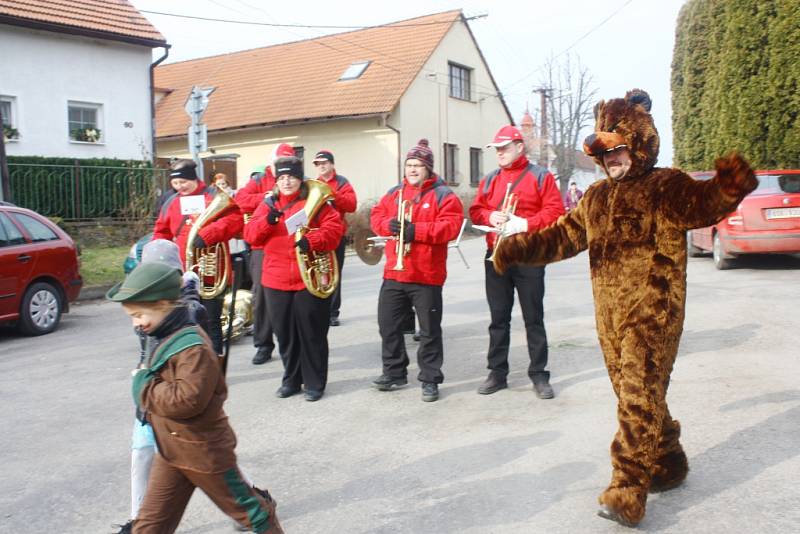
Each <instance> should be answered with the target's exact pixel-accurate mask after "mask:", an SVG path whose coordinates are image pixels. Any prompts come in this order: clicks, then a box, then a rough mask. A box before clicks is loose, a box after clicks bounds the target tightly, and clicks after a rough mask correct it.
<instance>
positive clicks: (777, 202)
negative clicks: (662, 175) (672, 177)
mask: <svg viewBox="0 0 800 534" xmlns="http://www.w3.org/2000/svg"><path fill="white" fill-rule="evenodd" d="M692 176H693V177H694V178H696V179H698V180H703V179H705V180H708V179H710V178H712V177H713V176H714V173H713V172H699V173H692ZM756 177H757V178H758V187H757V188H756V190H755V191H753V192H752V193H750V194H749V195H747V196H746V197H745V198H744V200H742V202H741V203H740V204H739V206H738V207H737V208H736V211H734V212H733V213H731V214H730V215H728V216H727V217H725V218H724V219H723V220H722V221H720V222H718V223H717V224H715V225H714V226H708V227H706V228H699V229H697V230H691V231H690V232H689V235H688V247H689V256H700V255H701V254H703V253H704V252H711V253H712V256H713V258H714V265H715V266H716V267H717V269H729V268H730V267H732V266H733V263H732V262H733V260H734V258H736V256H739V255H741V254H772V253H777V254H798V253H800V170H787V171H756Z"/></svg>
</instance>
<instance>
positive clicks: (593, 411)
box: [0, 239, 800, 534]
mask: <svg viewBox="0 0 800 534" xmlns="http://www.w3.org/2000/svg"><path fill="white" fill-rule="evenodd" d="M482 248H483V246H482V241H481V240H479V239H473V240H469V241H466V242H465V243H463V244H462V249H463V250H464V252H465V254H466V255H467V257H468V260H469V261H470V263H471V266H472V268H471V269H469V270H467V269H465V268H464V266H463V264H462V263H461V262H460V260H459V259H458V257H457V255H451V258H450V260H449V270H450V278H449V280H448V282H447V284H446V285H445V290H444V299H445V310H444V333H445V364H444V373H445V384H444V385H443V386H442V388H441V399H440V400H439V401H438V402H435V403H423V402H421V400H420V389H419V385H418V384H417V382H416V380H415V379H414V378H415V376H416V370H415V367H414V369H412V370H411V372H410V377H411V378H412V380H410V383H409V386H408V387H406V388H405V389H403V390H400V391H397V392H392V393H381V392H377V391H374V390H372V389H370V387H369V383H370V381H371V380H372V379H373V378H374V377H375V376H377V374H379V371H380V363H379V360H380V356H379V354H380V353H379V342H380V340H379V336H378V332H377V324H376V305H377V291H378V288H379V285H380V279H381V270H380V266H374V267H370V266H367V265H364V264H361V263H360V262H359V260H358V259H356V258H354V257H350V258H348V260H347V262H346V264H345V269H344V273H345V274H344V302H343V308H342V326H341V327H338V328H333V329H331V333H330V344H331V362H330V382H329V386H328V390H327V393H326V396H325V397H324V398H323V399H322V400H321V401H320V402H317V403H308V402H305V401H304V400H303V398H302V396H297V397H293V398H290V399H277V398H276V397H275V396H274V395H273V392H274V391H275V389H277V387H278V386H279V383H280V376H281V364H280V362H279V361H272V362H270V363H268V364H266V365H264V366H260V367H255V366H252V365H251V364H250V358H251V356H252V354H253V350H252V348H251V347H250V339H249V338H246V339H245V340H243V341H242V342H239V343H238V344H236V345H234V346H233V348H232V353H231V357H232V360H231V363H230V370H229V384H230V395H229V400H228V402H227V404H226V410H227V412H228V414H229V415H230V419H231V423H232V425H233V427H234V429H235V431H236V433H237V435H238V438H239V446H238V448H237V453H238V456H239V462H240V465H241V466H242V467H243V469H244V470H245V471H246V472H247V473H248V474H249V475H250V476H251V477H252V478H253V479H254V480H256V481H257V482H258V484H259V485H262V486H265V487H268V488H269V489H270V491H271V492H272V493H273V495H275V497H276V499H277V500H278V503H279V508H278V510H279V515H280V517H281V519H282V522H283V525H284V528H285V530H286V531H287V532H289V533H304V534H319V533H342V532H347V533H353V534H359V533H415V534H417V533H428V532H436V533H456V532H458V533H468V534H477V533H481V534H484V533H503V534H505V533H529V532H551V533H584V532H586V533H596V532H599V533H604V532H612V533H613V532H625V531H627V529H625V528H623V527H621V526H618V525H616V524H615V523H611V522H608V521H605V520H603V519H600V518H599V517H597V516H596V515H595V512H596V498H597V495H598V494H599V493H600V492H601V491H602V490H603V489H604V488H605V486H606V484H607V482H608V479H609V475H610V463H609V457H608V447H609V443H610V441H611V438H612V436H613V434H614V431H615V428H616V424H615V402H614V397H613V393H612V391H611V387H610V385H609V381H608V378H607V375H606V372H605V368H604V367H603V363H602V362H603V360H602V355H601V354H600V351H599V348H598V344H597V340H596V337H595V328H594V317H593V307H592V300H591V291H590V286H589V280H588V260H587V256H586V254H582V255H580V256H578V257H577V258H574V259H572V260H569V261H565V262H562V263H559V264H554V265H552V266H549V267H548V271H547V273H548V274H547V297H546V302H545V309H546V324H547V330H548V335H549V343H550V362H551V363H550V367H551V370H552V374H553V376H552V382H553V386H554V387H555V390H556V398H555V399H554V400H549V401H544V400H539V399H537V398H536V397H535V395H534V394H533V392H532V391H531V387H530V386H531V385H530V382H529V381H528V379H527V377H526V373H525V369H526V360H527V352H526V348H525V342H524V330H523V328H522V322H521V317H520V315H519V310H518V308H517V309H515V315H514V322H513V335H512V355H511V367H512V374H511V375H510V389H508V390H505V391H501V392H499V393H497V394H495V395H492V396H488V397H485V396H480V395H477V394H476V388H477V387H478V385H479V384H480V382H481V381H482V380H483V378H484V377H485V373H486V370H485V360H484V357H485V351H486V347H487V343H488V341H487V333H486V328H487V326H488V310H487V306H486V303H485V299H484V291H483V265H482ZM799 274H800V258H796V257H795V258H772V257H761V258H756V259H752V260H748V261H746V262H744V263H743V265H742V267H741V268H739V269H736V270H731V271H724V272H720V271H716V270H715V269H714V267H713V265H712V262H711V260H710V259H709V258H696V259H691V260H690V263H689V296H688V308H687V316H686V323H685V331H684V335H683V339H682V342H681V350H680V356H679V358H678V362H677V364H676V367H675V371H674V372H673V374H672V383H671V386H670V392H669V397H668V400H669V403H670V409H671V412H672V414H673V416H675V417H676V418H678V419H679V420H680V421H681V423H682V425H683V430H684V435H683V444H684V447H685V448H686V450H687V453H688V455H689V461H690V467H691V472H690V475H689V478H688V480H687V482H686V483H685V485H684V486H682V487H681V488H679V489H676V490H673V491H671V492H668V493H665V494H661V495H656V496H651V498H650V501H649V504H648V513H647V517H646V518H645V520H644V521H643V523H642V524H641V526H640V528H639V530H641V531H645V532H658V533H686V532H690V533H693V534H694V533H706V532H708V533H717V532H725V533H727V534H730V533H739V532H748V533H750V532H758V533H788V532H798V531H799V530H800V507H798V505H797V500H798V499H797V489H796V488H797V480H796V479H797V475H798V473H800V457H798V455H800V446H798V443H800V386H798V383H799V381H798V377H800V362H799V361H798V353H800V351H798V328H800V321H798V313H797V305H798V301H799V300H800V299H798V297H800V284H799V283H798V282H800V276H799ZM407 341H408V343H409V348H410V350H412V351H414V350H416V344H415V343H413V342H412V341H411V338H410V337H407ZM136 351H137V344H136V340H135V338H134V336H133V333H132V331H131V327H130V325H129V323H128V322H127V319H126V318H125V316H124V315H123V312H122V310H121V309H120V307H119V306H118V305H114V304H109V303H105V302H102V301H94V302H87V303H81V304H79V305H77V306H75V307H74V308H73V310H72V312H71V313H70V314H69V315H67V316H65V317H64V320H63V323H62V325H61V328H60V329H59V330H58V331H57V332H56V333H54V334H51V335H48V336H44V337H40V338H24V337H19V336H18V335H16V334H15V333H13V332H11V331H8V330H5V331H0V414H2V432H1V433H0V451H2V476H0V532H3V533H15V534H16V533H29V532H30V533H38V532H58V533H81V534H85V533H105V532H111V530H112V529H111V528H110V525H111V524H112V523H115V522H123V521H124V520H126V519H127V515H128V511H129V474H128V467H129V440H130V430H131V426H132V421H133V409H132V401H131V398H130V369H131V367H132V366H133V364H134V363H135V360H136ZM412 359H413V356H412ZM179 532H183V533H197V534H199V533H216V532H231V526H230V521H229V520H228V519H227V518H226V517H225V516H223V515H222V513H221V512H219V511H218V510H217V509H216V508H215V507H214V506H213V504H211V502H210V501H209V500H208V499H207V498H206V497H205V496H204V495H202V494H201V493H200V492H198V493H196V494H195V496H194V498H193V499H192V501H191V503H190V505H189V508H188V509H187V512H186V514H185V516H184V520H183V523H182V525H181V528H180V529H179Z"/></svg>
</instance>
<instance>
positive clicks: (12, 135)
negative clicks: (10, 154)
mask: <svg viewBox="0 0 800 534" xmlns="http://www.w3.org/2000/svg"><path fill="white" fill-rule="evenodd" d="M3 139H5V140H9V139H19V130H17V129H16V128H14V127H13V126H9V125H8V124H4V125H3Z"/></svg>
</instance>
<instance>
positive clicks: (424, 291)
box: [378, 280, 444, 384]
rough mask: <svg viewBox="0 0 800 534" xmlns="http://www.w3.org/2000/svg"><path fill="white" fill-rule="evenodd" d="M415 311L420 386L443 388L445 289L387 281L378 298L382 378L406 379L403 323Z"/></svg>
mask: <svg viewBox="0 0 800 534" xmlns="http://www.w3.org/2000/svg"><path fill="white" fill-rule="evenodd" d="M411 306H413V307H414V309H415V310H416V312H417V318H418V320H419V327H420V339H419V348H418V349H417V365H419V375H418V376H417V378H418V380H419V381H420V382H433V383H435V384H441V383H442V382H443V381H444V375H443V374H442V361H443V360H444V348H443V346H442V286H432V285H426V284H407V283H403V282H397V281H396V280H384V281H383V285H381V292H380V296H379V297H378V329H379V331H380V334H381V359H382V361H383V374H385V375H387V376H391V377H394V378H399V377H405V376H406V374H407V368H408V363H409V361H408V353H406V343H405V339H404V338H403V327H404V325H403V322H404V319H406V318H407V317H408V310H409V309H410V308H411Z"/></svg>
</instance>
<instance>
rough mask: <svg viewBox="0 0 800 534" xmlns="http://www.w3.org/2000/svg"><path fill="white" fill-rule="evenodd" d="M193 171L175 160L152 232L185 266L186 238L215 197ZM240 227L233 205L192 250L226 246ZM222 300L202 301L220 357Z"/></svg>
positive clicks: (187, 163) (191, 165)
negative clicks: (171, 245)
mask: <svg viewBox="0 0 800 534" xmlns="http://www.w3.org/2000/svg"><path fill="white" fill-rule="evenodd" d="M196 168H197V164H196V163H195V162H194V161H192V160H178V161H176V162H175V163H174V164H173V165H172V167H171V170H170V173H169V176H170V184H171V185H172V187H173V189H175V194H174V195H172V196H171V197H169V198H168V199H167V200H166V202H164V205H163V206H162V207H161V212H160V213H159V215H158V219H156V224H155V228H154V229H153V239H154V240H155V239H167V240H169V241H174V242H175V243H176V244H177V245H178V249H179V250H180V253H181V261H182V262H183V263H184V264H185V263H186V246H187V243H186V240H187V238H188V237H189V230H191V228H192V225H193V224H194V221H195V220H197V217H198V216H199V215H200V214H201V213H202V212H203V210H204V209H205V208H206V206H208V204H210V203H211V200H212V199H213V198H214V196H215V195H216V194H217V191H216V189H215V188H213V187H211V188H207V187H206V184H205V183H204V182H203V181H202V180H200V179H199V178H198V176H197V171H196ZM243 225H244V221H243V219H242V212H241V211H239V208H238V206H237V205H236V204H235V203H233V204H231V207H230V208H228V209H227V210H226V211H225V212H224V213H223V214H222V215H221V216H219V217H218V218H217V219H215V220H214V221H212V222H210V223H207V224H206V225H205V226H203V228H202V229H201V230H200V232H198V234H197V237H195V239H194V242H193V243H191V245H192V246H193V247H195V248H205V247H208V246H211V245H215V244H217V243H221V242H227V241H228V240H229V239H231V238H233V237H234V236H236V235H238V234H239V233H241V231H242V226H243ZM222 299H223V296H222V295H220V296H219V297H215V298H212V299H201V302H202V303H203V306H204V307H205V308H206V311H208V334H209V337H210V338H211V342H212V344H213V346H214V350H216V351H217V354H222V325H221V322H220V314H221V313H222Z"/></svg>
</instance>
